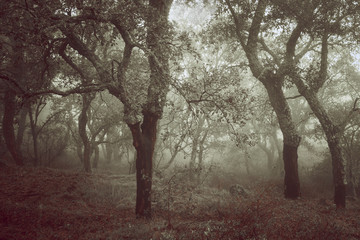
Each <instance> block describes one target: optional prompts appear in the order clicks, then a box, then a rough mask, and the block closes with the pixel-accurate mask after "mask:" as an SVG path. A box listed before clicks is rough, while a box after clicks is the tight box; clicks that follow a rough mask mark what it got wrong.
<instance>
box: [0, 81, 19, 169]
mask: <svg viewBox="0 0 360 240" xmlns="http://www.w3.org/2000/svg"><path fill="white" fill-rule="evenodd" d="M15 97H16V93H15V91H14V90H12V89H10V88H8V89H7V91H6V92H5V96H4V116H3V122H2V129H3V135H4V140H5V143H6V147H7V149H8V150H9V152H10V154H11V156H12V158H13V159H14V161H15V163H16V165H18V166H22V165H24V163H23V160H22V158H21V156H20V154H19V151H18V149H17V148H16V139H15V132H14V117H15V111H16V102H15Z"/></svg>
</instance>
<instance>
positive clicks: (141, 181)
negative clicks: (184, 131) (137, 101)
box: [129, 112, 159, 218]
mask: <svg viewBox="0 0 360 240" xmlns="http://www.w3.org/2000/svg"><path fill="white" fill-rule="evenodd" d="M158 120H159V118H158V116H156V115H154V114H153V113H150V112H144V120H143V123H142V124H141V126H140V123H136V124H133V125H129V128H130V130H131V133H132V136H133V144H134V147H135V149H136V153H137V157H136V185H137V190H136V211H135V212H136V216H137V217H146V218H151V189H152V165H153V164H152V162H153V154H154V149H155V142H156V127H157V122H158Z"/></svg>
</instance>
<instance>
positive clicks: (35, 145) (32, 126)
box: [28, 106, 42, 167]
mask: <svg viewBox="0 0 360 240" xmlns="http://www.w3.org/2000/svg"><path fill="white" fill-rule="evenodd" d="M28 110H29V118H30V129H31V136H32V140H33V148H34V166H35V167H36V166H38V165H42V163H41V162H42V161H40V159H39V152H38V141H37V139H38V132H37V131H36V121H34V117H33V113H32V109H31V106H29V109H28Z"/></svg>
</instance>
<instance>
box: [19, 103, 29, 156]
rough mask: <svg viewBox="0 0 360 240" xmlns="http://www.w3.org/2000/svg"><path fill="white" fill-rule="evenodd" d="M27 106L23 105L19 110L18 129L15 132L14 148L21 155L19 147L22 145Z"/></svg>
mask: <svg viewBox="0 0 360 240" xmlns="http://www.w3.org/2000/svg"><path fill="white" fill-rule="evenodd" d="M27 108H28V106H27V105H25V106H23V107H22V108H21V110H20V114H19V115H20V116H19V128H18V131H17V135H16V148H17V149H18V151H19V152H20V153H21V152H22V151H21V146H22V143H23V139H24V132H25V129H26V116H27V112H28V109H27Z"/></svg>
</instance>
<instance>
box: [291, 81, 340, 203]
mask: <svg viewBox="0 0 360 240" xmlns="http://www.w3.org/2000/svg"><path fill="white" fill-rule="evenodd" d="M293 80H294V82H295V84H296V86H297V88H298V90H299V93H300V94H301V95H302V96H304V97H305V99H306V101H307V102H308V103H309V106H310V108H311V110H312V111H313V113H314V114H315V116H316V117H317V119H319V121H320V124H321V127H322V129H323V131H324V133H325V136H326V140H327V143H328V146H329V149H330V153H331V160H332V170H333V181H334V188H335V189H334V203H335V204H336V206H337V207H338V208H345V207H346V198H345V197H346V177H345V160H344V157H343V153H342V148H341V144H340V142H341V131H340V129H339V127H338V126H336V125H335V124H334V123H333V121H332V120H331V119H330V117H329V116H328V114H327V112H326V110H325V109H324V107H323V106H322V104H321V103H320V101H319V99H318V98H317V94H316V92H315V90H312V89H310V88H308V87H307V86H306V85H305V84H304V83H303V82H302V81H301V79H300V78H299V77H294V78H293Z"/></svg>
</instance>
